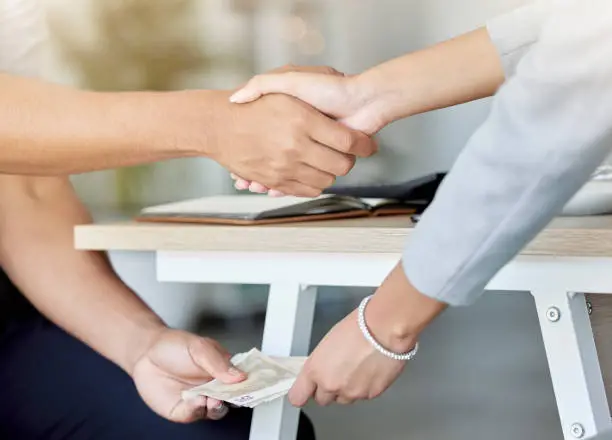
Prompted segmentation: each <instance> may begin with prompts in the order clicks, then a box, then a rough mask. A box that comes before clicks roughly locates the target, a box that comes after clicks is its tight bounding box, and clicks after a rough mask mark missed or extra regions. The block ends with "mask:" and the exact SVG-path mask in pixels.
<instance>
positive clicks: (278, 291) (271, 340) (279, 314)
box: [250, 282, 317, 440]
mask: <svg viewBox="0 0 612 440" xmlns="http://www.w3.org/2000/svg"><path fill="white" fill-rule="evenodd" d="M316 298H317V291H316V288H315V287H305V286H302V285H300V284H299V283H295V282H279V283H275V284H272V285H271V286H270V293H269V297H268V308H267V311H266V324H265V327H264V335H263V343H262V351H263V352H264V353H266V354H270V355H274V356H291V355H293V356H305V355H307V354H308V349H309V346H310V334H311V330H312V320H313V317H314V309H315V302H316ZM298 421H299V410H298V409H297V408H294V407H292V406H291V405H290V404H289V402H288V401H287V399H279V400H277V401H275V402H271V403H268V404H264V405H262V406H260V407H257V408H256V409H255V410H254V412H253V422H252V425H251V436H250V439H251V440H295V438H296V436H297V426H298Z"/></svg>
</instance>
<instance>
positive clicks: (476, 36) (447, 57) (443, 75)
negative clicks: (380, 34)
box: [354, 28, 504, 124]
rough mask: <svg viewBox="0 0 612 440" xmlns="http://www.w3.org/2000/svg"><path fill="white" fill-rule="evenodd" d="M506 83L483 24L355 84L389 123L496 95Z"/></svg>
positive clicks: (377, 69)
mask: <svg viewBox="0 0 612 440" xmlns="http://www.w3.org/2000/svg"><path fill="white" fill-rule="evenodd" d="M503 82H504V71H503V67H502V64H501V60H500V58H499V55H498V52H497V50H496V48H495V46H494V45H493V43H492V42H491V39H490V38H489V34H488V32H487V30H486V29H485V28H481V29H478V30H476V31H473V32H470V33H467V34H465V35H462V36H460V37H457V38H454V39H452V40H449V41H445V42H443V43H440V44H437V45H435V46H432V47H429V48H427V49H424V50H420V51H416V52H412V53H410V54H408V55H404V56H402V57H400V58H396V59H394V60H391V61H388V62H386V63H383V64H381V65H379V66H376V67H374V68H372V69H370V70H367V71H365V72H364V73H362V74H360V75H359V76H357V77H356V78H355V80H354V84H355V85H354V87H355V88H356V89H357V90H359V91H358V92H356V93H358V94H361V95H364V94H365V95H366V98H364V101H366V102H367V104H366V105H370V106H373V107H376V109H377V113H379V114H380V115H382V119H383V121H382V122H383V123H384V124H388V123H391V122H393V121H395V120H398V119H402V118H405V117H408V116H412V115H415V114H419V113H424V112H427V111H430V110H435V109H439V108H444V107H449V106H453V105H456V104H460V103H465V102H468V101H473V100H476V99H480V98H484V97H487V96H491V95H492V94H494V93H495V91H496V90H497V89H498V87H499V86H500V85H501V84H502V83H503Z"/></svg>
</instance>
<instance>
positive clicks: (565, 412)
mask: <svg viewBox="0 0 612 440" xmlns="http://www.w3.org/2000/svg"><path fill="white" fill-rule="evenodd" d="M532 294H533V295H534V297H535V302H536V307H537V310H538V317H539V320H540V325H541V328H542V336H543V338H544V347H545V349H546V355H547V356H548V364H549V367H550V374H551V378H552V383H553V388H554V391H555V397H556V400H557V406H558V409H559V416H560V418H561V424H562V427H563V435H564V438H565V439H566V440H569V439H577V438H578V439H581V438H589V437H591V436H594V435H597V434H599V433H601V432H605V431H607V430H608V429H610V428H612V419H611V418H610V411H609V409H608V403H607V398H606V393H605V388H604V383H603V379H602V375H601V370H600V367H599V360H598V358H597V352H596V348H595V341H594V339H593V332H592V330H591V322H590V320H589V315H588V310H587V306H586V301H585V298H584V295H583V294H571V293H566V292H563V291H560V290H555V289H550V290H546V289H543V290H538V291H534V292H532ZM517 355H519V356H520V354H517Z"/></svg>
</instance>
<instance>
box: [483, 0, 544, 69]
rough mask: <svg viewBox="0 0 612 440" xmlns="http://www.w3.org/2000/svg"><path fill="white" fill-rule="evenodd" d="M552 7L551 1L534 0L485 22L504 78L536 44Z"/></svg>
mask: <svg viewBox="0 0 612 440" xmlns="http://www.w3.org/2000/svg"><path fill="white" fill-rule="evenodd" d="M552 7H553V1H552V0H537V1H535V2H534V3H529V4H527V5H525V6H523V7H521V8H518V9H515V10H513V11H511V12H508V13H506V14H504V15H500V16H497V17H494V18H493V19H491V20H489V21H488V23H487V31H488V32H489V36H490V37H491V41H492V42H493V44H494V45H495V47H496V48H497V51H498V52H499V55H500V57H501V59H502V64H503V66H504V71H505V73H506V78H508V77H510V76H512V75H513V74H514V72H515V69H516V65H517V64H518V62H519V61H520V60H521V58H522V57H523V56H524V55H525V54H526V53H527V51H528V50H529V48H530V47H531V46H532V45H533V44H534V43H535V42H536V41H538V37H539V35H540V32H541V31H542V25H543V23H544V20H545V19H546V18H547V17H548V16H549V15H550V13H551V11H552Z"/></svg>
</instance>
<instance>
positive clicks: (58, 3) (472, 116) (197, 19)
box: [43, 0, 561, 440]
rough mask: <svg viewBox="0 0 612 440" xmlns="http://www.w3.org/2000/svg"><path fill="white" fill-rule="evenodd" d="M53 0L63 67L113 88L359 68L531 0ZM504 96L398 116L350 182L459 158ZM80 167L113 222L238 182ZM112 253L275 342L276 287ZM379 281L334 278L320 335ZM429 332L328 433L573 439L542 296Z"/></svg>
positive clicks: (452, 320)
mask: <svg viewBox="0 0 612 440" xmlns="http://www.w3.org/2000/svg"><path fill="white" fill-rule="evenodd" d="M43 1H44V2H45V7H46V12H47V17H48V22H49V25H50V29H51V44H50V49H51V50H50V55H51V57H50V64H49V77H50V78H52V79H54V80H55V81H59V82H63V83H68V84H74V85H77V86H79V87H84V88H92V89H99V90H138V89H156V90H171V89H181V88H227V89H229V88H234V87H236V86H238V85H239V84H241V82H243V81H245V80H247V79H249V78H250V77H251V76H252V75H254V74H257V73H260V72H264V71H266V70H268V69H272V68H275V67H279V66H281V65H285V64H287V63H293V64H318V65H322V64H326V65H330V66H333V67H335V68H336V69H338V70H341V71H344V72H347V73H357V72H360V71H362V70H364V69H367V68H369V67H371V66H373V65H375V64H377V63H380V62H382V61H385V60H388V59H390V58H393V57H396V56H399V55H402V54H404V53H406V52H409V51H413V50H416V49H419V48H422V47H424V46H427V45H431V44H433V43H436V42H438V41H442V40H444V39H447V38H450V37H453V36H456V35H458V34H461V33H463V32H466V31H469V30H471V29H474V28H476V27H479V26H482V25H483V24H485V23H486V20H487V19H488V18H489V17H492V16H494V15H497V14H500V13H503V12H504V11H507V10H510V9H513V8H515V7H517V6H520V5H522V4H524V3H527V2H528V0H495V1H491V0H79V1H76V2H75V1H73V0H43ZM488 106H489V102H488V101H487V100H483V101H480V102H475V103H470V104H467V105H462V106H458V107H455V108H452V109H448V110H442V111H436V112H432V113H429V114H426V115H422V116H417V117H413V118H411V119H409V120H405V121H402V122H398V123H395V124H393V125H392V126H390V127H388V128H386V129H385V130H384V131H383V132H382V133H381V134H380V136H379V137H380V145H381V149H380V151H381V152H380V154H378V155H377V156H376V157H374V158H371V159H367V160H366V161H361V162H359V163H358V165H357V166H356V168H355V170H354V171H353V172H352V173H351V174H350V175H349V176H347V177H346V178H345V179H346V181H350V182H360V183H363V182H374V181H389V179H391V180H402V179H407V178H411V177H416V176H419V175H422V174H425V173H429V172H432V171H441V170H448V169H449V168H450V166H451V165H452V163H453V161H454V159H455V157H456V156H457V154H458V153H459V151H460V150H461V148H462V147H463V146H464V145H465V142H466V140H467V139H468V137H469V136H470V134H471V133H472V132H473V131H474V129H475V128H476V127H477V126H478V124H479V123H480V122H481V121H482V120H483V119H484V117H485V115H486V112H487V110H488ZM73 180H74V183H75V185H76V187H77V190H78V192H79V193H80V195H81V196H82V198H83V200H84V201H85V202H86V203H87V204H88V205H89V206H90V207H91V209H92V211H93V213H94V215H95V217H96V219H97V220H100V221H104V220H110V219H118V218H126V217H128V216H129V215H131V213H133V212H134V210H137V209H139V208H140V207H142V206H145V205H152V204H158V203H164V202H168V201H173V200H179V199H186V198H193V197H199V196H205V195H211V194H220V193H231V192H233V191H234V190H233V188H232V181H231V179H230V178H229V176H228V174H227V172H226V171H225V170H223V169H221V168H220V167H219V166H217V165H216V164H215V163H213V162H211V161H208V160H205V159H190V160H177V161H170V162H166V163H161V164H156V165H152V166H146V167H135V168H129V169H121V170H115V171H108V172H99V173H91V174H86V175H79V176H74V178H73ZM111 259H112V261H113V263H114V264H115V266H116V268H117V270H118V272H119V273H120V275H121V276H123V277H124V279H125V280H126V281H127V282H128V283H129V284H130V285H132V287H133V288H134V289H135V290H136V291H137V292H138V293H139V294H140V295H141V296H142V297H143V298H144V299H145V300H146V301H147V302H148V303H149V304H151V305H152V307H153V308H154V309H155V310H156V311H157V312H158V313H160V314H161V315H162V317H164V319H166V321H167V322H168V323H169V324H171V325H173V326H176V327H182V328H188V329H195V330H199V331H202V332H204V331H206V332H213V333H215V334H217V335H218V336H219V337H220V338H221V339H222V340H223V341H224V342H225V343H226V344H228V345H229V346H230V347H232V348H234V349H236V350H239V349H240V350H241V349H248V348H250V347H251V346H252V345H254V344H258V343H259V339H258V338H259V337H260V335H261V333H260V331H261V319H260V318H261V317H262V314H263V311H264V310H265V301H266V290H265V288H263V287H261V286H197V285H186V284H180V285H179V284H159V283H157V282H156V281H155V271H154V256H153V255H152V254H146V253H129V252H117V253H113V254H112V255H111ZM366 293H368V292H364V291H363V290H354V291H349V290H345V289H325V288H323V289H321V294H320V301H319V306H318V309H317V318H316V323H315V341H314V342H316V339H317V338H318V337H320V336H321V335H323V334H324V333H325V331H327V330H328V329H329V327H330V326H331V325H333V323H334V322H335V321H336V320H337V319H339V318H340V317H342V316H343V314H345V313H347V312H348V311H349V310H351V309H352V307H354V305H355V303H356V301H358V299H359V298H360V297H361V296H363V295H364V294H366ZM483 328H486V329H487V331H486V332H483V331H482V329H483ZM449 330H450V331H449ZM485 333H486V334H485ZM247 334H248V336H246V335H247ZM427 338H428V339H429V340H428V341H427V342H426V343H424V344H423V346H424V348H423V351H422V355H421V356H422V357H423V359H422V360H421V362H420V363H417V364H415V367H414V371H411V372H410V373H409V374H408V375H407V376H408V377H407V378H405V379H404V378H402V382H401V384H399V385H398V386H397V387H395V388H394V389H393V391H392V392H390V393H389V394H386V395H385V397H384V398H383V399H381V400H380V401H377V402H376V403H374V404H372V403H370V404H367V406H361V405H358V406H357V407H354V408H350V409H347V408H333V409H332V408H330V409H318V408H312V409H309V410H308V411H309V413H310V414H311V415H312V416H313V417H314V419H315V423H317V425H318V426H320V429H319V433H320V437H321V438H324V439H327V438H329V439H331V438H356V439H362V438H363V439H366V438H373V437H374V436H377V437H380V436H381V435H382V437H384V438H385V439H406V438H411V439H412V438H414V439H425V440H427V439H436V440H438V439H446V438H449V439H450V438H452V439H468V438H469V439H473V438H496V439H498V440H503V439H515V438H538V439H540V440H546V439H556V438H561V437H560V431H559V427H558V425H559V424H558V419H557V416H556V411H555V405H554V399H553V396H552V388H551V385H550V381H549V379H548V372H547V368H546V359H545V356H544V352H543V350H542V346H541V340H540V339H539V331H538V324H537V320H536V317H535V312H534V310H533V307H532V302H531V298H529V297H528V296H527V295H525V296H521V295H518V296H515V295H512V296H504V295H491V296H488V297H487V298H485V300H483V301H482V302H480V303H479V305H477V306H476V307H474V308H471V309H470V310H469V312H468V311H467V310H466V311H463V310H457V311H452V312H450V313H449V314H447V315H446V316H445V317H444V318H443V319H442V320H441V321H440V323H439V324H437V327H435V328H434V329H433V330H432V331H431V332H430V334H429V335H428V337H427ZM507 347H512V349H511V350H508V349H507ZM517 357H519V358H520V362H515V361H514V360H515V359H516V358H517ZM449 365H450V366H452V368H450V369H449ZM449 370H450V371H449ZM491 396H493V400H492V397H491ZM343 418H344V420H345V421H344V422H340V421H341V420H343ZM377 421H378V423H379V427H378V428H374V427H375V426H376V422H377ZM380 423H382V424H383V425H380ZM380 426H383V428H380Z"/></svg>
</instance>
